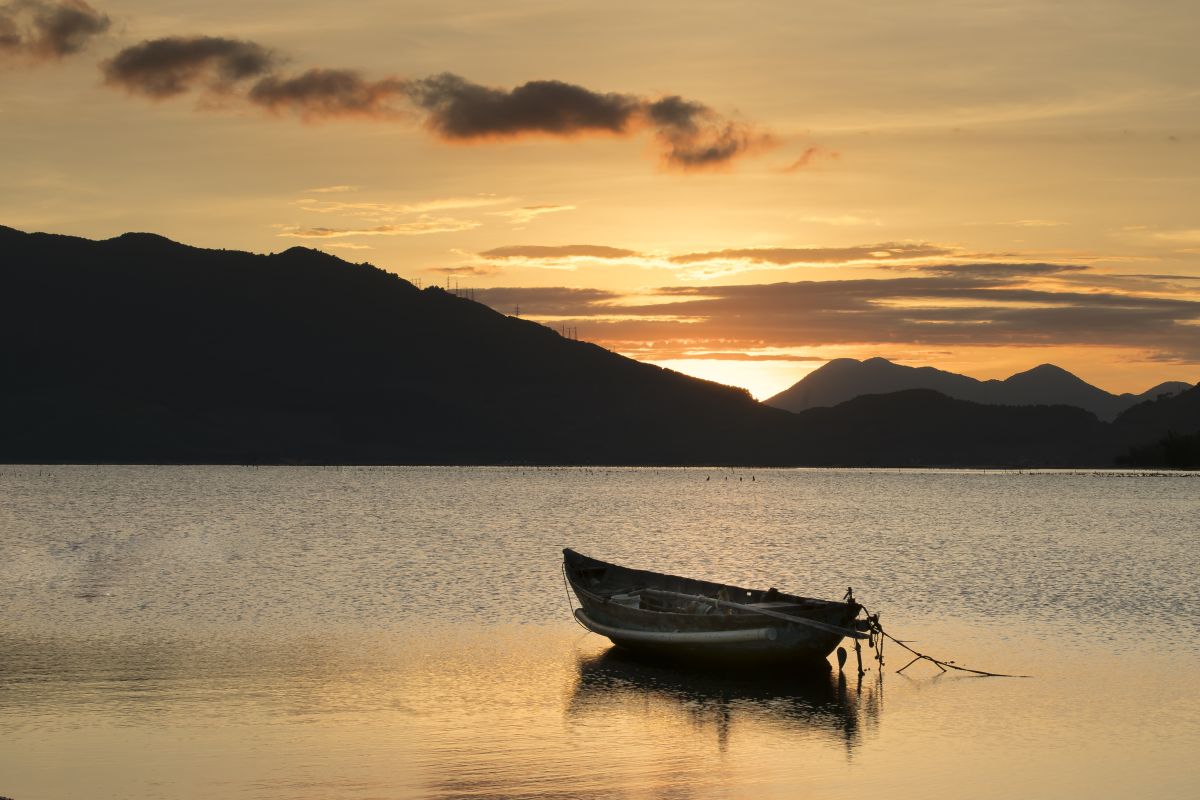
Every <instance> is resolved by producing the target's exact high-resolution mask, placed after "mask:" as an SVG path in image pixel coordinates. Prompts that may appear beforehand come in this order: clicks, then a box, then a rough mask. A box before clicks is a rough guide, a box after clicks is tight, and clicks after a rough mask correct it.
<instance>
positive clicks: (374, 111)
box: [247, 69, 407, 120]
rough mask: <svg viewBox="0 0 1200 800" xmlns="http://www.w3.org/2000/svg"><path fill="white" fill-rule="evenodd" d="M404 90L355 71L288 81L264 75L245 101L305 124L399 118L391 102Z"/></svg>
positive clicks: (401, 84) (318, 72)
mask: <svg viewBox="0 0 1200 800" xmlns="http://www.w3.org/2000/svg"><path fill="white" fill-rule="evenodd" d="M406 87H407V83H406V82H405V81H402V80H399V79H398V78H384V79H382V80H377V81H372V80H367V79H366V78H364V77H363V76H362V75H361V74H359V73H358V72H357V71H355V70H349V69H310V70H307V71H305V72H302V73H300V74H299V75H295V76H293V77H290V78H280V77H278V76H276V75H268V76H267V77H265V78H263V79H262V80H260V81H259V82H258V83H256V84H254V86H253V87H252V88H251V89H250V92H249V93H248V94H247V99H249V100H250V102H251V103H254V104H256V105H259V106H263V107H264V108H267V109H270V110H271V111H283V110H290V111H293V112H295V113H296V114H298V115H299V116H300V117H301V118H303V119H309V120H318V119H331V118H336V117H354V116H358V117H372V118H390V117H396V116H400V115H401V113H402V112H401V109H400V108H398V107H397V106H396V105H395V101H396V99H397V98H402V97H404V96H405V94H406Z"/></svg>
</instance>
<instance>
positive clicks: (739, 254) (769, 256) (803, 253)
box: [669, 242, 954, 266]
mask: <svg viewBox="0 0 1200 800" xmlns="http://www.w3.org/2000/svg"><path fill="white" fill-rule="evenodd" d="M953 253H954V251H953V250H951V249H948V248H946V247H942V246H940V245H934V244H925V243H922V244H901V243H896V242H885V243H884V244H870V245H858V246H855V247H749V248H741V249H729V250H712V251H709V252H704V253H684V254H682V255H678V256H672V257H671V258H670V259H669V260H670V262H671V263H672V264H702V263H705V262H712V261H747V262H750V263H752V264H775V265H778V266H786V265H788V264H845V263H849V262H852V261H878V262H884V261H888V260H896V259H908V258H929V257H933V256H948V255H952V254H953Z"/></svg>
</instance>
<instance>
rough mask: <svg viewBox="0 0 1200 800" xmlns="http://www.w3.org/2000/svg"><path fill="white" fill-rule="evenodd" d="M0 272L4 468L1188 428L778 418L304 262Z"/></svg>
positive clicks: (679, 459)
mask: <svg viewBox="0 0 1200 800" xmlns="http://www.w3.org/2000/svg"><path fill="white" fill-rule="evenodd" d="M0 252H2V253H3V255H4V258H3V259H2V260H0V281H3V287H4V292H3V294H2V295H0V298H2V299H0V303H2V304H3V313H2V314H0V342H2V345H0V374H3V375H4V376H5V380H6V383H5V391H4V392H3V394H2V395H0V462H15V463H63V462H73V463H98V462H100V463H390V464H498V463H545V464H666V465H669V464H680V465H683V464H708V465H715V464H726V465H778V466H785V465H797V466H799V465H877V466H896V465H928V466H937V465H946V466H1082V465H1102V466H1103V465H1108V464H1111V463H1112V460H1113V458H1114V457H1115V456H1116V455H1117V454H1118V453H1119V452H1123V451H1124V450H1125V449H1128V448H1129V447H1130V446H1132V445H1133V444H1137V443H1142V442H1150V441H1154V440H1155V437H1159V436H1161V435H1164V434H1165V432H1166V430H1167V429H1168V428H1165V427H1163V424H1160V422H1161V421H1162V420H1163V419H1167V418H1168V417H1170V419H1171V420H1175V419H1176V416H1178V417H1179V419H1181V420H1183V427H1186V426H1187V424H1189V423H1187V420H1188V419H1190V417H1189V416H1188V415H1189V414H1190V413H1191V412H1190V411H1188V410H1187V408H1185V407H1184V406H1183V405H1180V406H1178V409H1179V410H1178V413H1177V414H1176V416H1171V414H1168V413H1167V412H1168V411H1170V409H1175V408H1176V406H1175V405H1171V404H1170V403H1168V405H1163V403H1166V402H1167V401H1159V402H1158V403H1150V404H1144V405H1145V406H1148V407H1150V410H1146V411H1140V410H1138V409H1142V408H1143V406H1139V407H1138V409H1134V410H1133V411H1137V414H1135V415H1134V417H1131V418H1130V419H1131V420H1133V421H1128V422H1126V423H1124V427H1120V425H1121V420H1118V422H1117V423H1114V424H1113V425H1108V424H1105V423H1102V422H1099V421H1098V420H1096V419H1095V418H1094V417H1093V416H1092V415H1091V414H1089V413H1087V412H1085V411H1082V410H1080V409H1077V408H1068V407H1064V406H1058V407H1009V406H989V405H980V404H976V403H971V402H967V401H963V400H958V399H952V398H950V397H947V396H945V395H942V394H938V393H937V392H933V391H928V390H926V391H906V392H901V393H898V394H893V395H884V396H872V397H859V398H857V399H855V400H853V401H851V402H847V403H843V404H841V405H839V406H837V407H835V408H818V409H812V410H810V411H807V412H804V413H801V414H792V413H789V412H786V411H782V410H779V409H775V408H770V407H767V406H764V405H762V404H759V403H756V402H755V401H754V400H753V399H752V398H751V397H750V396H749V394H748V393H746V392H745V390H742V389H736V388H732V387H727V386H721V385H718V384H714V383H711V382H708V381H703V380H699V379H696V378H691V377H688V376H684V375H681V374H679V373H675V372H671V371H670V370H666V369H662V368H660V367H656V366H652V365H649V364H643V363H640V362H637V361H633V360H631V359H628V358H625V357H623V356H619V355H617V354H615V353H612V352H609V351H607V350H604V349H603V348H600V347H598V346H596V345H593V344H589V343H586V342H579V341H573V340H570V339H565V338H562V337H560V336H559V335H558V334H557V333H555V332H554V331H552V330H550V329H549V328H547V327H545V326H542V325H539V324H536V323H533V322H529V321H526V320H521V319H517V318H513V317H508V316H504V315H502V314H499V313H497V312H495V311H493V310H491V309H489V308H487V307H486V306H484V305H481V304H478V303H474V302H471V301H469V300H466V299H463V298H459V297H456V296H454V295H452V294H448V293H446V292H444V291H442V290H441V289H437V288H428V289H425V290H419V289H417V288H416V287H415V286H413V285H412V284H410V283H408V282H407V281H404V280H402V279H400V278H399V277H397V276H395V275H393V274H391V273H388V272H385V271H383V270H380V269H378V268H376V267H373V266H370V265H368V264H352V263H348V262H346V261H343V260H341V259H338V258H335V257H333V256H329V255H326V254H324V253H321V252H318V251H315V250H309V249H305V248H299V247H297V248H292V249H291V250H287V251H285V252H283V253H279V254H275V255H254V254H250V253H244V252H237V251H227V250H204V249H199V248H194V247H188V246H186V245H182V244H178V243H175V242H172V241H170V240H168V239H165V238H163V237H161V236H155V235H152V234H141V233H137V234H125V235H123V236H118V237H116V238H114V239H109V240H105V241H90V240H87V239H81V238H75V237H68V236H57V235H50V234H28V233H22V232H20V231H16V230H14V229H11V228H3V227H0ZM1189 408H1190V407H1189ZM1155 409H1158V410H1155ZM1133 411H1131V412H1129V413H1133ZM1172 413H1175V412H1172ZM1160 418H1161V419H1160ZM1171 424H1177V423H1176V422H1172V423H1171ZM1195 428H1200V425H1196V426H1194V428H1193V430H1194V429H1195ZM1118 429H1119V431H1118ZM1172 430H1174V428H1172ZM1177 432H1178V433H1190V432H1192V431H1191V430H1183V429H1182V428H1180V429H1178V430H1177Z"/></svg>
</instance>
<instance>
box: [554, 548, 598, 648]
mask: <svg viewBox="0 0 1200 800" xmlns="http://www.w3.org/2000/svg"><path fill="white" fill-rule="evenodd" d="M559 567H561V568H562V576H563V591H564V592H565V593H566V595H567V609H568V610H569V611H570V612H571V620H572V621H574V623H575V624H576V625H578V626H579V627H581V628H583V629H584V630H585V631H587V632H588V633H591V632H592V631H591V629H590V628H588V626H586V625H584V624H583V623H582V622H580V621H579V618H578V617H576V616H575V604H574V603H572V602H571V587H570V586H568V585H567V565H566V562H564V563H562V564H559Z"/></svg>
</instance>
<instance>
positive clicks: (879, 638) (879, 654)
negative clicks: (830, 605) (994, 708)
mask: <svg viewBox="0 0 1200 800" xmlns="http://www.w3.org/2000/svg"><path fill="white" fill-rule="evenodd" d="M846 596H847V598H848V599H849V600H850V602H855V601H854V595H853V593H852V592H850V591H849V590H847V591H846ZM859 606H860V607H861V608H862V610H863V613H864V614H866V617H867V624H868V625H869V628H868V630H869V631H870V633H871V637H872V638H871V639H869V640H868V645H867V646H868V647H873V648H875V660H876V661H878V662H879V667H880V672H882V671H883V641H884V639H888V640H890V641H893V642H895V643H896V644H898V645H900V646H901V647H903V648H904V649H905V650H907V651H908V652H910V653H912V654H913V656H915V658H913V660H912V661H909V662H908V663H907V664H905V665H904V666H903V667H901V668H900V669H898V670H896V673H897V674H899V673H901V672H904V670H906V669H908V668H909V667H911V666H912V665H913V664H915V663H917V662H918V661H928V662H930V663H931V664H933V665H934V666H936V667H937V668H938V669H940V670H941V671H942V672H946V671H947V670H952V669H953V670H958V671H959V672H969V673H971V674H972V675H979V676H981V677H985V678H1031V677H1033V676H1032V675H1007V674H1005V673H1002V672H988V671H986V670H982V669H971V668H970V667H963V666H960V665H958V664H955V663H954V662H953V661H943V660H941V659H940V658H934V657H933V656H927V655H925V654H924V653H921V652H919V651H917V650H914V649H913V648H911V647H909V646H908V645H907V644H905V643H904V642H903V641H901V640H900V639H897V638H896V637H895V636H892V635H891V634H890V633H888V632H887V631H885V630H884V629H883V625H882V623H880V621H879V615H878V614H872V613H871V612H870V611H868V610H867V607H866V606H864V605H863V604H862V603H859ZM854 645H855V648H856V649H857V647H858V642H857V641H856V642H855V643H854ZM858 663H859V666H858V669H859V672H860V674H861V672H862V657H861V655H860V657H859V662H858Z"/></svg>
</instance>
